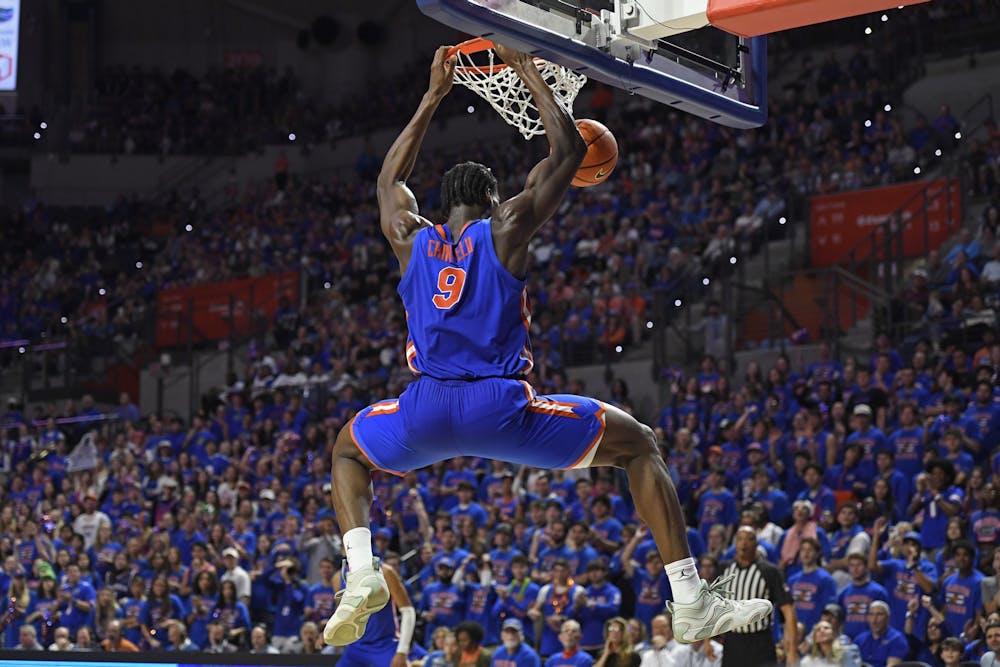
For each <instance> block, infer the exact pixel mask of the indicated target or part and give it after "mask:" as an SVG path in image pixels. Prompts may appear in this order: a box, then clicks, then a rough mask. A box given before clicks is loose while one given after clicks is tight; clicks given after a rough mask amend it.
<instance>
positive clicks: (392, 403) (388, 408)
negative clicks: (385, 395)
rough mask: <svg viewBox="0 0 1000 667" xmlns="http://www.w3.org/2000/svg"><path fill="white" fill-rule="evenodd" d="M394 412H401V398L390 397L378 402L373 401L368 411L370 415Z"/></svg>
mask: <svg viewBox="0 0 1000 667" xmlns="http://www.w3.org/2000/svg"><path fill="white" fill-rule="evenodd" d="M394 412H399V399H395V398H394V399H390V400H388V401H379V402H378V403H373V404H372V406H371V410H370V411H369V412H368V416H369V417H371V416H372V415H391V414H392V413H394Z"/></svg>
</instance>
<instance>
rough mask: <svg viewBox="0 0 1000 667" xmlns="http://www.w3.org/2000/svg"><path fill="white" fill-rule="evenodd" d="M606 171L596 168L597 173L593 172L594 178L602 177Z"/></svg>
mask: <svg viewBox="0 0 1000 667" xmlns="http://www.w3.org/2000/svg"><path fill="white" fill-rule="evenodd" d="M607 173H608V172H606V171H604V170H603V169H598V170H597V173H596V174H594V178H604V176H605V175H606V174H607Z"/></svg>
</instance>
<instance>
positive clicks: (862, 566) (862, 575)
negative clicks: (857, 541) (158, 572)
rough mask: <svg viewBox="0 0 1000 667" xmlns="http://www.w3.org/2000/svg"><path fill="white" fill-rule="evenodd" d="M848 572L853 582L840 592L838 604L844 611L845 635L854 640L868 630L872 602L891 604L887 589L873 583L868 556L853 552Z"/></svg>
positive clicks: (848, 557)
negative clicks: (878, 601)
mask: <svg viewBox="0 0 1000 667" xmlns="http://www.w3.org/2000/svg"><path fill="white" fill-rule="evenodd" d="M847 570H848V572H849V573H850V576H851V582H850V583H849V584H847V586H845V587H844V589H843V590H842V591H841V592H840V595H839V597H838V598H837V602H838V603H839V604H840V607H841V609H843V611H844V614H845V618H844V634H845V635H847V636H848V637H850V638H851V639H854V638H855V637H857V636H858V635H860V634H861V633H862V632H864V631H865V630H867V629H868V610H869V608H870V607H871V605H872V602H875V601H876V600H881V601H882V602H885V603H888V602H889V593H888V591H886V590H885V587H884V586H882V585H881V584H878V583H876V582H874V581H872V578H871V575H870V574H869V572H868V554H867V553H861V552H857V551H855V552H851V553H850V554H848V556H847Z"/></svg>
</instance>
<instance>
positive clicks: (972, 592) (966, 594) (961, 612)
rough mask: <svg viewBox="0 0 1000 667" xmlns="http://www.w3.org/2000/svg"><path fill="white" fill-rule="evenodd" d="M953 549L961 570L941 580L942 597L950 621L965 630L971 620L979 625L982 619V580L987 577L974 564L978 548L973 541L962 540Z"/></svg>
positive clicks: (945, 614) (952, 625) (946, 615)
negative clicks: (973, 544)
mask: <svg viewBox="0 0 1000 667" xmlns="http://www.w3.org/2000/svg"><path fill="white" fill-rule="evenodd" d="M952 552H953V553H954V555H955V567H956V568H958V571H957V572H955V573H954V574H952V575H950V576H948V577H945V579H944V581H943V582H942V583H941V601H942V603H943V604H944V617H945V620H947V621H948V625H950V626H951V627H953V628H962V629H963V631H964V629H965V628H966V625H967V624H968V622H969V621H974V622H975V623H976V624H977V625H978V623H979V621H980V620H981V619H982V616H983V595H982V583H983V579H984V578H985V577H984V576H983V573H982V572H979V571H978V570H976V569H975V568H974V567H973V561H974V559H975V557H976V549H975V547H973V546H972V543H971V542H969V541H968V540H959V541H958V542H957V543H955V545H954V546H953V547H952Z"/></svg>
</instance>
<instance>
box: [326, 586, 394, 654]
mask: <svg viewBox="0 0 1000 667" xmlns="http://www.w3.org/2000/svg"><path fill="white" fill-rule="evenodd" d="M388 602H389V588H388V587H387V586H386V585H385V583H383V584H382V587H381V589H380V590H378V591H376V592H375V593H373V594H371V595H369V596H368V597H367V598H363V597H361V596H360V595H358V594H350V593H346V592H345V593H344V596H343V597H342V598H341V600H340V605H339V606H338V607H337V610H336V611H335V612H334V614H333V616H331V617H330V620H328V621H327V622H326V627H325V628H323V641H324V642H326V643H327V644H328V645H329V646H347V645H348V644H352V643H354V642H356V641H358V640H359V639H361V638H362V637H363V636H364V634H365V629H366V628H367V627H368V619H369V618H371V615H372V614H374V613H376V612H377V611H379V610H380V609H382V607H384V606H385V605H386V604H388Z"/></svg>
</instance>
